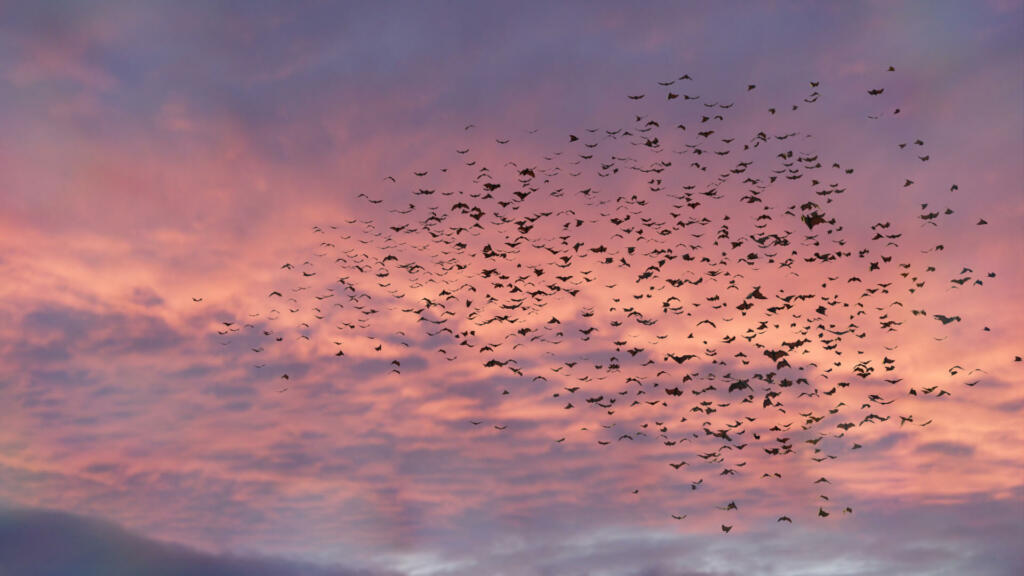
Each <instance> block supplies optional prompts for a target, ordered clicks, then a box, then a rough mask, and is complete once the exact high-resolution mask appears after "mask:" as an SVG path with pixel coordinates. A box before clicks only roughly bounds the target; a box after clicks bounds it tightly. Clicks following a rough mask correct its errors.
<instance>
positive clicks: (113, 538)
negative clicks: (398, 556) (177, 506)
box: [0, 509, 394, 576]
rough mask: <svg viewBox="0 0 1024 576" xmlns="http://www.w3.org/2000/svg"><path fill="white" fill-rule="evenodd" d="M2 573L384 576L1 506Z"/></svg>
mask: <svg viewBox="0 0 1024 576" xmlns="http://www.w3.org/2000/svg"><path fill="white" fill-rule="evenodd" d="M0 559H2V560H0V576H15V575H28V574H31V575H33V576H79V575H82V574H148V575H150V576H179V575H182V574H188V575H191V576H292V575H295V576H299V575H303V576H305V575H309V576H384V575H385V574H394V573H393V572H383V571H375V570H362V569H356V568H346V567H340V566H318V565H315V564H309V563H304V562H295V561H289V560H282V559H275V558H257V557H242V556H233V555H218V554H212V553H207V552H200V551H197V550H194V549H191V548H186V547H184V546H180V545H177V544H170V543H165V542H159V541H156V540H150V539H148V538H144V537H142V536H139V535H137V534H133V533H131V532H128V531H127V530H124V529H123V528H121V527H119V526H117V525H116V524H112V523H109V522H105V521H101V520H97V519H95V518H89V517H85V516H75V515H72V514H66V513H63V512H53V511H46V510H35V509H7V510H3V509H0Z"/></svg>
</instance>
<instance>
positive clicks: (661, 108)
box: [196, 68, 1020, 532]
mask: <svg viewBox="0 0 1024 576" xmlns="http://www.w3.org/2000/svg"><path fill="white" fill-rule="evenodd" d="M890 72H894V69H893V68H889V69H888V71H885V70H884V69H883V70H880V71H879V74H878V76H879V77H880V79H879V83H881V82H882V81H883V80H884V79H885V78H886V74H888V73H890ZM756 88H757V87H756V86H755V85H748V86H746V90H742V89H741V90H740V91H739V92H740V94H739V95H738V96H739V97H738V98H737V100H736V101H732V100H725V99H722V98H712V97H708V96H707V95H706V94H702V91H701V90H700V89H699V87H698V85H697V83H696V82H695V81H694V80H693V79H692V78H691V77H690V76H689V75H683V76H680V77H678V78H676V79H673V80H670V81H663V82H658V87H657V88H655V89H654V91H651V92H647V93H642V94H631V95H628V98H629V102H628V105H629V106H631V107H635V112H631V115H630V117H629V119H628V120H627V121H626V122H623V123H622V124H620V125H614V126H611V127H608V128H606V127H596V128H585V129H582V130H579V131H576V132H572V133H569V134H565V136H564V140H562V142H564V144H563V145H562V147H561V149H559V150H555V151H551V152H550V153H547V154H543V155H540V156H539V157H532V158H529V155H530V154H531V151H530V150H529V149H522V148H516V144H513V145H512V146H507V145H508V144H509V142H510V140H511V139H510V138H498V139H496V140H495V141H494V143H493V144H491V143H489V141H488V143H486V144H479V143H475V144H473V146H472V147H471V146H470V145H466V146H462V147H458V148H456V149H455V150H454V151H453V153H452V155H451V157H450V158H451V161H452V163H451V165H450V166H449V167H446V168H438V169H427V170H422V171H416V172H413V173H411V174H408V175H406V176H397V177H396V176H388V177H387V178H385V179H384V181H383V182H382V184H381V187H380V190H377V191H374V192H370V191H364V192H362V193H359V194H358V195H356V196H354V197H353V198H351V199H350V200H351V202H350V204H349V207H350V211H351V212H350V214H351V217H350V218H349V219H347V220H343V221H339V222H337V223H335V224H334V225H327V224H323V225H320V226H315V227H313V229H312V234H313V238H314V241H315V243H316V244H317V248H316V249H315V250H314V251H313V252H312V254H310V255H309V256H308V257H306V258H305V259H304V260H303V259H299V260H295V261H293V262H289V263H285V264H284V265H283V266H282V274H283V278H282V280H281V285H280V287H279V288H277V289H275V290H273V291H272V292H270V293H269V295H268V296H267V302H268V304H267V309H266V310H261V311H259V312H255V313H249V314H248V316H249V319H248V320H245V319H243V320H236V319H219V320H218V321H219V323H218V326H219V328H218V333H219V335H220V336H222V337H231V336H235V335H237V334H240V333H248V334H255V335H256V336H257V337H258V339H259V342H258V344H256V345H252V346H251V348H252V353H253V354H255V355H256V356H257V357H259V355H261V354H265V353H266V351H267V350H268V349H270V348H271V347H273V346H275V345H279V344H280V343H282V342H284V341H291V342H294V341H296V340H298V341H299V342H300V343H302V342H307V341H310V340H312V339H327V342H329V344H325V346H326V347H328V348H329V349H330V354H332V355H333V356H336V357H337V359H336V361H337V362H342V363H344V362H346V361H347V360H349V359H351V358H353V357H355V358H366V357H376V358H380V359H383V360H389V361H390V363H389V364H387V371H389V372H390V376H384V377H393V378H408V374H406V375H403V373H402V372H403V366H402V361H403V359H405V358H406V357H407V356H408V354H410V353H412V352H416V351H419V352H423V353H428V354H435V355H436V356H437V359H436V362H437V363H439V364H440V365H442V366H445V367H448V366H451V369H450V370H448V369H446V372H448V373H450V374H456V373H460V370H461V373H473V372H479V371H480V370H481V369H485V370H486V371H487V372H486V373H487V374H493V376H494V377H492V378H486V377H485V378H482V379H481V381H482V382H484V383H483V384H481V385H482V386H488V385H492V386H493V387H494V390H493V394H495V395H497V396H499V397H501V398H503V399H504V398H507V397H510V396H513V397H514V396H517V395H522V394H529V395H534V396H535V397H536V398H538V399H539V398H542V397H546V398H549V399H551V400H550V401H552V402H555V403H557V405H558V407H560V409H561V410H563V411H564V412H563V413H564V414H565V415H566V417H565V418H562V419H561V420H560V422H563V423H566V426H567V427H569V429H568V431H567V432H566V434H565V435H564V436H561V437H555V438H551V441H553V442H556V443H559V444H561V443H565V442H592V443H596V444H597V445H599V446H602V447H608V449H622V448H625V447H627V446H628V447H629V448H636V447H638V446H641V445H642V446H643V449H644V450H648V451H650V450H660V451H661V453H663V454H664V462H665V466H666V472H667V473H670V474H679V475H681V476H677V477H682V480H681V482H683V483H684V484H686V485H688V486H689V488H690V489H692V490H697V489H699V488H701V487H702V486H705V485H707V484H710V483H712V482H728V480H729V478H730V477H732V476H737V475H755V476H757V477H760V478H763V479H764V481H766V482H783V481H787V480H783V478H787V479H788V478H789V476H788V475H787V474H788V471H789V470H792V469H796V468H799V469H800V470H801V471H804V472H801V473H800V474H797V477H798V480H796V481H805V482H810V483H811V484H813V485H814V487H815V488H821V489H824V488H825V487H827V486H828V485H829V484H830V482H829V480H828V479H827V477H826V475H825V474H824V473H820V474H819V473H817V472H814V473H813V474H811V475H810V476H808V475H807V473H806V472H805V470H807V469H808V468H807V466H808V465H807V464H806V462H811V463H812V464H811V466H821V467H822V468H821V470H825V467H826V466H827V463H828V462H829V461H831V460H834V459H836V458H839V457H840V456H842V455H843V454H844V453H845V452H846V451H848V450H858V449H861V448H862V444H861V443H858V441H857V440H858V438H857V437H858V435H859V434H858V432H859V431H860V430H861V429H863V428H864V427H869V426H886V425H888V426H898V427H905V426H928V425H929V424H930V423H931V422H932V420H931V419H929V418H927V414H922V413H921V412H917V413H914V412H913V411H912V410H918V411H922V412H927V410H928V404H927V402H937V401H942V399H943V398H944V397H946V396H950V395H954V394H958V393H960V392H963V391H966V390H968V389H970V387H973V386H975V385H977V384H978V383H979V381H980V380H981V378H982V375H983V374H984V371H983V370H981V369H979V368H976V367H970V368H964V367H962V366H959V365H957V364H956V362H955V361H953V360H952V359H951V360H950V367H949V368H948V377H944V378H943V379H940V380H935V381H927V382H926V381H918V379H915V377H914V376H913V375H912V374H903V373H901V370H900V365H899V358H900V346H901V345H902V344H904V343H906V342H908V338H907V335H908V334H910V335H914V334H917V335H921V334H927V335H928V336H931V337H934V338H936V339H937V340H942V339H945V338H948V337H949V336H950V335H951V334H953V331H952V329H953V328H956V325H957V324H958V323H961V322H962V321H964V320H963V319H962V318H961V317H960V315H958V314H957V313H956V312H955V310H952V309H951V308H952V307H954V306H955V300H956V299H957V298H963V297H968V298H975V297H977V296H976V295H975V292H974V291H975V290H977V289H979V287H981V286H982V285H983V284H984V282H986V281H988V280H989V279H990V278H994V277H995V276H996V275H995V273H992V272H989V271H981V270H975V269H974V268H973V267H972V266H969V265H968V266H965V265H963V264H962V263H953V262H949V261H948V259H945V258H944V257H943V249H944V246H943V245H942V244H941V243H940V244H929V245H920V243H921V242H922V239H927V238H929V236H928V235H927V234H929V233H931V234H933V235H934V231H933V228H934V229H941V228H942V227H943V226H946V225H947V222H950V221H954V219H959V220H957V223H958V226H959V228H958V230H961V231H962V230H965V229H966V230H971V229H973V227H974V226H983V225H985V224H986V221H985V220H984V219H983V218H979V217H978V216H977V215H972V216H963V215H960V214H958V213H957V212H956V211H954V210H953V209H952V208H950V207H949V205H951V204H953V205H955V204H956V203H958V202H963V200H964V199H963V198H962V197H961V196H960V194H959V189H958V186H957V185H956V184H954V183H951V182H950V183H947V184H946V185H944V186H943V187H942V188H941V189H935V190H931V191H926V192H924V193H925V194H926V195H927V196H928V197H931V198H933V199H934V200H932V201H930V202H927V203H919V204H920V211H919V212H918V213H915V214H902V215H901V214H900V210H897V209H888V208H886V207H885V205H884V204H885V201H886V199H887V198H890V197H893V196H895V195H900V194H908V193H909V191H907V190H906V189H908V188H911V190H913V188H912V187H914V186H915V185H916V184H915V182H914V180H912V179H911V178H907V177H904V176H902V175H901V176H899V177H895V176H892V175H891V174H888V173H883V174H881V175H880V176H874V177H872V178H871V186H872V189H871V190H866V189H864V186H863V184H861V185H860V187H859V189H858V187H850V185H849V184H847V183H846V182H847V181H850V180H852V179H853V178H854V177H855V176H854V167H853V166H848V165H846V164H845V163H840V162H838V161H836V160H835V159H826V158H825V157H824V153H823V152H819V151H817V150H816V149H815V146H816V144H817V141H816V140H815V138H814V136H813V134H811V133H809V132H808V131H806V130H792V131H791V130H787V129H786V127H787V126H788V125H789V124H790V123H793V122H795V123H799V122H797V120H799V119H800V118H801V116H800V115H801V114H804V113H806V112H807V111H808V110H813V109H814V107H815V106H816V103H817V102H818V101H819V100H820V99H821V98H823V97H824V96H823V95H822V93H821V91H822V90H824V89H823V88H821V87H819V83H818V82H810V85H809V86H807V85H805V87H804V88H805V93H804V95H803V96H802V97H798V98H794V102H792V103H786V105H778V104H777V105H775V106H767V105H762V104H761V103H760V102H759V101H758V99H757V94H758V92H757V91H756ZM891 92H892V91H890V92H886V91H885V89H884V87H875V86H869V87H865V89H864V90H863V91H862V92H861V96H860V98H861V99H862V100H863V101H862V104H864V105H865V106H867V107H869V108H871V109H872V113H871V114H869V115H868V121H867V122H864V121H863V117H862V122H861V124H862V125H867V126H874V125H875V124H871V123H870V121H871V120H884V119H890V118H893V117H896V116H897V115H899V114H900V110H899V108H897V107H895V106H894V105H893V104H892V103H891V102H888V101H887V100H886V99H887V98H891ZM659 100H660V102H659ZM737 104H738V105H737ZM734 106H735V107H736V109H735V110H734ZM648 108H650V109H648ZM651 110H654V112H653V113H652V112H651ZM734 114H735V115H737V116H739V119H738V120H736V121H732V122H730V120H731V117H732V116H734ZM460 132H461V133H462V134H463V136H464V138H465V139H466V140H467V141H471V140H473V138H474V136H475V135H476V134H477V133H478V129H475V126H473V125H469V126H466V127H465V130H464V131H460ZM534 132H536V131H528V134H532V133H534ZM877 146H879V147H882V148H885V149H891V151H892V154H897V155H902V156H899V157H898V158H897V162H898V163H902V165H904V166H908V167H910V166H912V167H913V171H914V172H915V174H916V173H917V172H918V171H920V169H921V168H922V167H927V166H930V164H929V162H931V153H930V152H929V151H928V148H927V147H926V145H925V143H924V142H923V141H922V140H920V139H918V138H916V137H914V136H913V135H909V136H908V137H907V138H906V139H905V140H897V141H892V142H889V141H884V140H883V141H880V142H878V144H877ZM506 151H508V153H507V154H506ZM904 205H905V203H904ZM916 205H917V204H915V206H916ZM876 206H877V207H876ZM882 213H885V214H889V215H895V216H887V217H886V218H877V219H876V218H875V216H876V214H882ZM863 218H869V219H871V220H873V221H871V222H866V223H865V222H859V219H863ZM890 218H891V219H890ZM847 221H851V222H853V224H846V222H847ZM960 233H962V232H960ZM961 241H962V239H961ZM929 290H931V292H928V291H929ZM926 292H927V293H928V294H929V296H928V298H929V300H928V302H929V303H930V304H933V305H934V304H935V302H936V299H938V301H939V302H944V305H947V306H949V307H950V308H946V309H941V310H926V309H925V306H924V303H923V298H924V296H923V295H924V294H925V293H926ZM196 300H199V299H196ZM919 302H920V303H919ZM240 316H242V315H240ZM984 330H988V328H984ZM926 337H927V336H926ZM230 342H231V340H225V341H224V342H223V343H224V344H228V343H230ZM1016 360H1017V361H1019V360H1020V358H1019V357H1018V358H1016ZM257 362H258V363H257V364H256V366H257V367H258V368H264V367H265V366H266V363H265V362H264V363H259V361H257ZM434 362H435V361H431V364H433V363H434ZM449 363H450V364H449ZM264 372H266V370H264ZM430 374H431V376H430V377H434V378H442V377H444V376H442V375H437V376H434V374H436V372H434V371H431V372H430ZM272 378H273V379H274V380H276V381H278V382H280V384H279V385H278V388H279V390H278V391H279V392H282V393H285V392H287V391H288V390H289V389H290V388H293V387H295V386H299V385H300V382H299V381H298V380H297V379H296V378H295V377H294V376H289V375H288V374H287V373H276V374H274V375H273V376H272ZM419 378H422V376H419V375H415V374H414V375H413V376H412V377H411V378H409V385H412V386H415V385H416V381H417V379H419ZM340 385H342V386H344V383H340ZM293 392H294V390H293ZM579 412H584V414H578V413H579ZM543 413H544V414H548V413H550V411H547V412H543ZM499 414H500V412H499ZM538 414H541V413H540V412H539V413H538ZM538 417H546V416H538ZM581 422H582V423H585V424H587V425H583V426H581V425H580V423H581ZM515 424H516V421H515V420H514V419H512V420H507V421H505V420H501V418H500V416H498V414H494V415H490V414H480V415H479V417H477V418H473V419H471V420H470V421H469V422H468V423H467V424H466V426H467V429H468V430H472V431H474V433H479V431H480V430H483V429H485V428H486V429H492V428H493V430H495V431H496V432H494V433H499V434H500V433H502V431H503V430H506V429H507V428H508V427H510V426H515ZM862 441H863V440H862ZM796 459H800V460H803V461H804V462H803V463H801V464H800V465H799V467H797V466H796V465H794V460H796ZM811 470H817V469H815V468H811ZM789 481H792V480H789ZM737 508H738V506H737V504H736V502H735V500H732V501H730V502H728V503H726V504H723V505H722V506H720V507H719V509H721V510H724V511H733V510H736V509H737ZM814 508H817V516H818V517H828V516H830V515H833V514H840V515H841V514H843V513H850V512H852V509H851V508H849V507H842V506H841V505H837V504H833V503H832V501H831V499H830V497H829V495H828V494H826V493H822V494H820V495H819V499H818V500H817V501H816V503H815V504H814V506H813V507H811V508H810V509H812V510H813V509H814ZM668 514H669V515H670V516H671V517H672V518H675V519H678V520H682V519H683V518H685V517H686V514H683V513H681V512H678V511H676V510H669V511H668ZM778 521H779V522H792V517H791V515H789V514H783V515H781V516H779V517H778ZM729 522H730V523H729V524H725V523H723V524H722V531H724V532H729V531H730V530H731V529H732V525H733V524H732V523H731V521H729Z"/></svg>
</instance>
